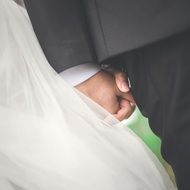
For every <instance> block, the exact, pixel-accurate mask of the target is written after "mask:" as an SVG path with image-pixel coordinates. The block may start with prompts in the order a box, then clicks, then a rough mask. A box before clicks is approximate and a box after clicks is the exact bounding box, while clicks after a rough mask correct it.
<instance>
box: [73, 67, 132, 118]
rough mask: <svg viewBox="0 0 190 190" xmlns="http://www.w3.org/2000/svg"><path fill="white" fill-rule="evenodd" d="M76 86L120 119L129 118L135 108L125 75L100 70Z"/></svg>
mask: <svg viewBox="0 0 190 190" xmlns="http://www.w3.org/2000/svg"><path fill="white" fill-rule="evenodd" d="M76 88H77V89H78V90H79V91H81V92H82V93H84V94H85V95H87V96H88V97H90V98H91V99H92V100H94V101H95V102H96V103H98V104H99V105H101V106H102V107H103V108H105V109H106V110H107V111H109V112H110V113H111V114H113V115H114V116H115V117H116V118H117V119H118V120H123V119H125V118H128V117H129V116H130V115H131V114H132V113H133V111H134V109H135V102H134V100H133V97H132V95H131V93H130V89H129V87H128V83H127V82H126V80H125V77H124V75H122V74H121V73H116V74H115V77H114V76H113V75H112V74H110V73H108V72H106V71H100V72H98V73H97V74H96V75H94V76H93V77H91V78H90V79H88V80H86V81H84V82H83V83H81V84H79V85H77V86H76Z"/></svg>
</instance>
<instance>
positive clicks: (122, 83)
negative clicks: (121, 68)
mask: <svg viewBox="0 0 190 190" xmlns="http://www.w3.org/2000/svg"><path fill="white" fill-rule="evenodd" d="M114 76H115V82H116V84H117V87H118V89H119V90H120V91H121V92H129V91H130V88H129V84H128V81H127V78H126V75H125V73H123V72H115V73H114Z"/></svg>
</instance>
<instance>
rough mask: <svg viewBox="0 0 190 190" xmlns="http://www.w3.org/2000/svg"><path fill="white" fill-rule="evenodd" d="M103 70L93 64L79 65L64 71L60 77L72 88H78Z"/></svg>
mask: <svg viewBox="0 0 190 190" xmlns="http://www.w3.org/2000/svg"><path fill="white" fill-rule="evenodd" d="M100 70H101V68H100V66H98V65H96V64H93V63H85V64H81V65H77V66H74V67H71V68H69V69H66V70H64V71H62V72H61V73H59V74H60V76H61V77H62V78H63V79H64V80H65V81H66V82H67V83H68V84H70V85H71V86H76V85H78V84H80V83H82V82H84V81H85V80H87V79H89V78H90V77H92V76H94V75H95V74H96V73H97V72H99V71H100Z"/></svg>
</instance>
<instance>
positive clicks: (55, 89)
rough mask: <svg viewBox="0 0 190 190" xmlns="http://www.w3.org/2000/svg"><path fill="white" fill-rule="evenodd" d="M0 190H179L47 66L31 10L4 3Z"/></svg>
mask: <svg viewBox="0 0 190 190" xmlns="http://www.w3.org/2000/svg"><path fill="white" fill-rule="evenodd" d="M0 23H1V25H0V42H1V43H0V190H174V189H175V187H174V186H173V184H172V182H171V180H170V178H169V177H168V175H167V173H166V171H165V170H164V168H163V167H162V165H161V164H160V162H159V161H158V160H157V158H156V157H155V156H154V155H153V153H152V152H151V151H150V150H149V149H148V148H147V147H146V146H145V145H144V143H143V142H142V141H141V140H140V139H139V138H138V137H137V136H136V135H135V134H134V133H133V132H132V131H131V130H130V129H128V128H126V127H124V126H122V125H121V124H120V123H119V122H118V121H117V120H115V119H114V118H113V117H112V116H111V115H109V113H107V112H106V111H105V110H104V109H102V108H101V107H100V106H98V105H97V104H95V103H94V102H92V101H91V100H90V99H88V98H87V97H85V96H84V95H82V94H80V93H79V92H77V91H75V90H74V89H73V88H71V87H70V86H69V85H67V84H66V83H65V82H64V81H63V79H62V78H60V77H59V75H58V74H57V73H56V72H55V71H54V70H53V69H52V68H51V67H50V65H49V64H48V62H47V60H46V58H45V56H44V54H43V52H42V50H41V48H40V46H39V44H38V41H37V39H36V36H35V34H34V32H33V29H32V27H31V24H30V21H29V18H28V15H27V12H26V11H25V9H24V8H21V7H19V6H18V5H17V4H16V3H14V2H13V1H12V0H0Z"/></svg>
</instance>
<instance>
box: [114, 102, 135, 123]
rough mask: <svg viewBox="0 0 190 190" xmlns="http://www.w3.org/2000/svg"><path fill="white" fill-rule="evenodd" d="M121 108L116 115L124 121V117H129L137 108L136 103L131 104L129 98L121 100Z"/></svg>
mask: <svg viewBox="0 0 190 190" xmlns="http://www.w3.org/2000/svg"><path fill="white" fill-rule="evenodd" d="M120 105H121V108H120V109H119V110H118V112H117V113H116V114H114V117H116V118H117V119H118V120H120V121H122V120H124V119H127V118H129V117H130V116H131V115H132V113H133V112H134V110H135V105H131V104H130V102H129V101H127V100H124V99H123V100H121V102H120Z"/></svg>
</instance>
